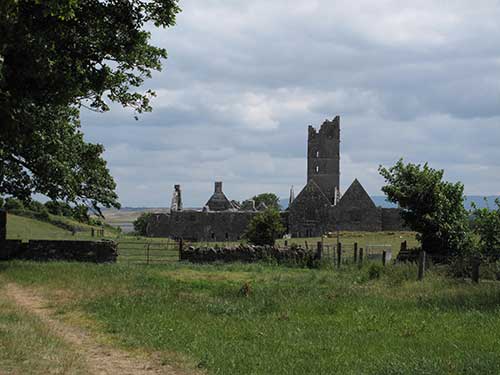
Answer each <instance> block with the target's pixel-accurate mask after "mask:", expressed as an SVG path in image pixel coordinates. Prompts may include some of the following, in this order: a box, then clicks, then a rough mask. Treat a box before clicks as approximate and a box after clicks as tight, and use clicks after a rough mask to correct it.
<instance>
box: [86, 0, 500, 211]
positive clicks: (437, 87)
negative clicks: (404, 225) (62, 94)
mask: <svg viewBox="0 0 500 375" xmlns="http://www.w3.org/2000/svg"><path fill="white" fill-rule="evenodd" d="M180 4H181V7H182V9H183V12H182V13H181V14H180V15H179V16H178V21H177V25H176V26H175V27H174V28H172V29H167V30H164V29H159V30H154V31H153V42H154V44H156V45H160V46H162V47H165V48H166V49H167V50H168V53H169V58H168V60H166V61H165V64H164V69H163V71H162V72H160V73H157V74H155V75H154V77H153V79H152V80H150V81H148V82H147V84H146V85H145V88H153V89H154V90H156V92H157V94H158V96H157V98H156V99H155V100H154V102H153V107H154V111H153V112H152V113H150V114H145V115H141V116H140V119H139V121H135V120H134V119H133V113H131V112H130V111H128V110H123V109H120V108H115V109H113V110H112V111H111V112H109V113H106V114H93V113H84V114H83V115H82V122H83V129H84V132H85V133H86V135H87V139H88V140H89V141H93V142H99V143H103V144H104V145H105V146H106V150H107V151H106V154H105V157H106V159H107V160H108V163H109V167H110V169H111V172H112V174H113V175H114V177H115V178H116V180H117V183H118V193H119V195H120V199H121V202H122V204H123V205H125V206H168V205H169V203H170V198H171V193H172V190H173V184H174V183H180V184H181V185H182V188H183V194H184V201H185V204H186V205H188V206H202V205H203V204H204V203H205V202H206V200H207V199H208V198H209V196H210V195H211V193H212V191H213V182H214V181H215V180H222V181H224V191H225V193H226V195H227V196H228V197H229V198H231V199H237V200H241V199H245V198H248V197H250V196H252V195H254V194H257V193H260V192H275V193H276V194H278V195H279V196H281V197H286V196H288V191H289V188H290V185H295V189H296V193H297V192H298V191H299V190H300V189H301V188H302V186H303V185H304V184H305V182H306V181H305V180H306V141H307V125H309V124H312V125H315V126H319V125H320V124H321V123H322V122H323V121H324V119H326V118H330V119H331V118H333V117H334V116H335V115H340V116H341V137H342V144H341V188H342V190H343V191H345V190H346V189H347V187H348V186H349V184H350V183H351V181H352V180H353V179H354V178H355V177H357V178H358V179H359V180H360V181H361V183H362V184H363V185H364V186H365V188H366V189H367V191H368V192H369V193H370V194H372V195H380V194H381V192H380V187H381V186H382V184H383V180H382V179H381V177H380V176H379V175H378V173H377V167H378V165H379V164H383V165H391V164H393V163H394V162H395V161H396V160H397V159H399V158H400V157H404V158H405V159H406V160H407V161H412V162H425V161H428V162H429V163H430V165H431V166H433V167H435V168H444V169H445V171H446V178H447V179H449V180H452V181H457V180H460V181H462V182H463V183H464V184H465V190H466V193H467V194H485V195H490V194H491V195H493V194H500V147H499V146H500V22H499V20H500V2H499V1H496V0H495V1H493V0H491V1H490V0H478V1H470V0H453V1H434V0H421V1H418V2H416V1H401V0H394V1H388V0H378V1H372V0H346V1H342V0H340V1H339V0H337V1H331V0H273V1H269V0H254V1H246V0H181V2H180Z"/></svg>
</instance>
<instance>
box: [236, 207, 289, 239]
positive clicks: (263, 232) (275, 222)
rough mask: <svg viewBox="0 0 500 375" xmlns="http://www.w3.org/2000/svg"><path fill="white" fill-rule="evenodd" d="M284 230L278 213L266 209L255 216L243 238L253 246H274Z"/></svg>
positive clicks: (274, 210)
mask: <svg viewBox="0 0 500 375" xmlns="http://www.w3.org/2000/svg"><path fill="white" fill-rule="evenodd" d="M284 232H285V228H284V227H283V224H282V223H281V217H280V213H279V212H278V210H276V209H272V208H268V209H266V210H265V211H262V212H259V213H258V214H257V215H255V216H254V217H253V218H252V220H250V223H249V224H248V228H247V230H246V233H245V238H247V239H248V241H249V242H251V243H253V244H254V245H271V246H273V245H274V242H275V241H276V239H277V238H279V237H281V236H282V235H283V233H284Z"/></svg>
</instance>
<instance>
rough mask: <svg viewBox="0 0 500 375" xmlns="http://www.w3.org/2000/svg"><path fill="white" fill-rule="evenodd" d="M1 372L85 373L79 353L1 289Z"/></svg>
mask: <svg viewBox="0 0 500 375" xmlns="http://www.w3.org/2000/svg"><path fill="white" fill-rule="evenodd" d="M0 373H2V374H11V373H12V374H85V373H86V371H84V367H83V364H82V362H81V360H80V358H79V356H78V355H77V354H76V353H75V352H74V351H73V350H72V349H71V348H69V347H68V346H67V344H65V343H64V342H62V341H61V340H60V339H59V338H57V337H55V336H54V335H53V334H52V333H51V332H50V331H49V329H48V328H47V327H45V326H44V324H43V323H42V322H40V321H39V320H38V319H37V318H35V317H34V316H32V315H30V314H29V313H27V312H25V311H23V310H22V309H20V308H18V307H17V306H15V305H14V304H13V302H12V301H10V300H8V299H7V298H6V297H5V296H4V293H3V291H2V290H0Z"/></svg>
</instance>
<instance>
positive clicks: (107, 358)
mask: <svg viewBox="0 0 500 375" xmlns="http://www.w3.org/2000/svg"><path fill="white" fill-rule="evenodd" d="M5 291H6V295H7V296H8V297H9V298H11V299H12V300H13V301H14V302H16V304H17V305H18V306H20V307H22V308H23V309H25V310H27V311H28V312H29V313H31V314H34V315H36V316H37V317H38V318H39V319H40V320H41V321H42V322H43V323H45V324H46V325H47V327H49V329H50V330H51V331H52V332H53V333H54V334H55V335H56V336H58V337H60V338H61V339H62V340H64V341H65V342H66V343H68V344H69V345H70V346H71V347H73V348H74V350H75V351H76V352H77V353H78V354H79V355H80V356H81V358H82V359H83V360H84V362H85V365H86V367H87V369H88V372H89V374H99V375H101V374H103V375H108V374H109V375H114V374H120V375H128V374H137V375H152V374H173V375H177V374H178V375H184V374H186V372H184V371H182V370H179V369H175V368H173V367H172V366H169V365H160V364H158V363H155V362H154V361H148V360H146V359H144V358H137V357H134V356H132V355H131V354H130V353H127V352H125V351H123V350H118V349H115V348H112V347H109V346H107V345H103V344H100V343H98V342H97V341H96V340H95V339H94V338H93V337H92V336H91V334H90V333H89V332H86V331H85V330H83V329H82V328H80V327H75V326H72V325H68V324H66V323H64V322H61V321H60V320H57V319H55V318H54V311H53V309H51V308H48V307H47V303H46V301H45V300H44V299H43V298H42V297H41V296H39V295H37V294H36V293H35V292H33V291H31V290H29V289H25V288H22V287H20V286H18V285H16V284H13V283H10V284H8V285H6V286H5Z"/></svg>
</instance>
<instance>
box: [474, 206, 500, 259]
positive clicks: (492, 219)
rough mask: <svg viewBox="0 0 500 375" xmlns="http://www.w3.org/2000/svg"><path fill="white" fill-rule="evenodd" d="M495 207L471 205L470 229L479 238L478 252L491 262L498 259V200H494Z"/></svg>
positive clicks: (499, 215)
mask: <svg viewBox="0 0 500 375" xmlns="http://www.w3.org/2000/svg"><path fill="white" fill-rule="evenodd" d="M495 205H496V209H490V208H489V207H488V208H477V207H476V205H474V204H473V205H472V208H473V209H472V228H473V230H474V232H475V233H476V234H477V235H478V237H479V243H478V250H479V252H480V253H481V255H483V256H485V257H487V258H489V259H491V260H493V261H496V260H498V259H499V258H500V199H498V198H497V199H496V200H495Z"/></svg>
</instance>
